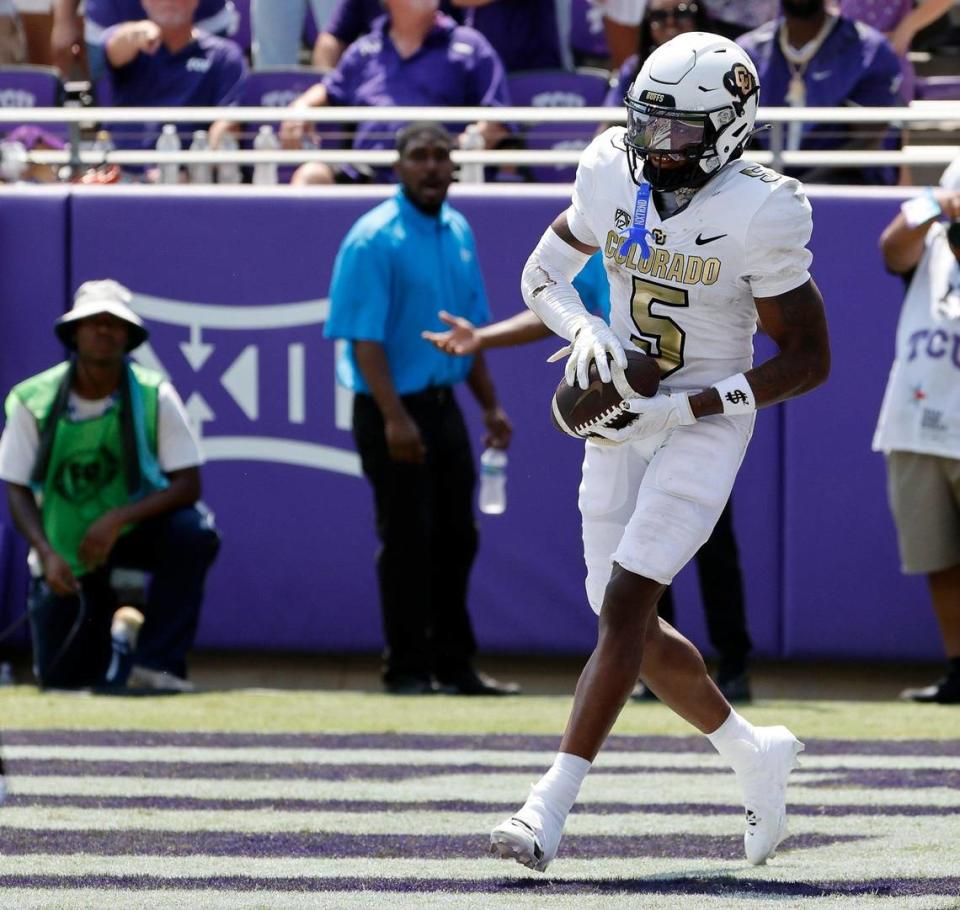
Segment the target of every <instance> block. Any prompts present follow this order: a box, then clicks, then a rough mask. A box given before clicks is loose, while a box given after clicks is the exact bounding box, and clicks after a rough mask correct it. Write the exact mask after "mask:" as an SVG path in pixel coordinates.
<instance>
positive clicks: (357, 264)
mask: <svg viewBox="0 0 960 910" xmlns="http://www.w3.org/2000/svg"><path fill="white" fill-rule="evenodd" d="M440 310H447V312H450V313H454V314H455V315H458V316H463V317H464V318H466V319H469V320H470V322H472V323H473V324H474V325H484V324H485V323H487V322H489V321H490V310H489V306H488V304H487V295H486V291H485V290H484V286H483V276H482V275H481V273H480V265H479V263H478V261H477V249H476V244H475V243H474V239H473V231H471V230H470V225H469V224H467V220H466V219H465V218H464V217H463V215H461V214H460V213H459V212H458V211H456V209H453V208H451V207H450V206H449V205H448V204H447V203H444V204H443V206H442V208H441V209H440V213H439V215H437V216H436V217H433V216H430V215H425V214H424V213H423V212H421V211H420V210H419V209H417V208H416V207H415V206H414V205H413V204H412V203H411V202H410V201H409V200H408V199H407V198H406V196H405V195H404V193H403V189H402V188H401V189H398V190H397V193H396V195H395V196H394V197H393V198H392V199H388V200H387V201H386V202H383V203H381V204H380V205H378V206H377V207H376V208H375V209H373V210H372V211H370V212H367V214H366V215H364V216H362V217H361V218H360V219H359V220H358V221H357V222H356V224H354V226H353V227H352V228H350V231H349V233H348V234H347V236H346V237H345V238H344V240H343V243H342V244H341V245H340V250H339V252H338V253H337V259H336V262H335V263H334V266H333V279H332V281H331V284H330V317H329V319H328V320H327V324H326V327H325V329H324V335H325V336H326V337H327V338H340V339H345V340H346V341H347V342H348V343H347V344H346V345H345V346H344V348H345V350H344V352H343V354H342V356H341V357H340V359H339V360H338V361H337V381H338V382H339V383H340V384H341V385H343V386H345V387H346V388H348V389H352V390H353V391H354V392H365V393H369V391H370V389H369V388H368V386H367V384H366V382H365V381H364V378H363V376H362V375H361V373H360V370H359V369H358V367H357V362H356V358H355V357H354V353H353V342H355V341H376V342H378V343H380V344H382V345H383V347H384V349H385V351H386V354H387V361H388V362H389V364H390V374H391V376H392V377H393V383H394V386H395V388H396V390H397V392H398V393H399V394H400V395H409V394H411V393H413V392H419V391H421V390H423V389H425V388H427V387H429V386H440V385H454V384H455V383H458V382H462V381H463V380H464V379H466V378H467V374H468V373H469V372H470V368H471V367H472V365H473V358H472V357H451V356H450V355H449V354H445V353H443V352H442V351H439V350H437V348H435V347H434V346H433V344H431V343H430V342H429V341H424V340H423V339H422V338H421V337H420V333H421V332H422V331H424V329H429V330H432V331H445V330H446V328H447V326H445V325H444V324H443V323H442V322H441V321H440V319H439V317H438V316H437V313H438V312H439V311H440Z"/></svg>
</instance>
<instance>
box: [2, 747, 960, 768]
mask: <svg viewBox="0 0 960 910" xmlns="http://www.w3.org/2000/svg"><path fill="white" fill-rule="evenodd" d="M4 756H5V757H6V758H8V759H14V760H21V761H27V760H34V761H37V760H48V761H49V760H57V759H60V760H70V761H123V762H180V763H182V762H220V763H230V762H244V763H249V764H290V763H302V764H322V765H351V766H353V765H385V766H389V767H395V766H399V765H407V766H418V765H452V766H457V765H492V766H494V767H513V766H516V765H532V766H543V768H544V770H546V769H547V768H548V767H549V766H550V764H551V763H552V762H553V759H554V757H555V753H553V752H522V751H516V752H505V751H502V750H495V749H489V750H477V751H471V750H467V749H458V750H452V749H450V750H448V749H424V750H421V751H413V750H407V749H269V748H246V747H237V748H232V747H223V748H210V747H206V746H203V747H201V746H155V747H154V746H5V747H4ZM595 767H597V768H611V767H619V768H703V769H714V768H723V767H724V765H723V762H722V761H721V759H720V757H719V756H718V755H716V754H714V753H712V752H703V753H697V752H601V753H600V755H599V756H598V757H597V761H596V763H595ZM803 767H804V768H807V769H809V770H817V769H819V768H851V769H861V768H889V769H910V768H937V769H944V770H958V769H960V757H955V756H916V755H904V756H897V755H832V754H830V753H824V752H816V751H812V752H811V751H808V752H804V754H803Z"/></svg>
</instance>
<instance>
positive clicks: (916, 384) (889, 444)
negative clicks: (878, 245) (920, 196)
mask: <svg viewBox="0 0 960 910" xmlns="http://www.w3.org/2000/svg"><path fill="white" fill-rule="evenodd" d="M924 244H925V249H924V252H923V256H922V257H921V259H920V263H919V265H918V266H917V270H916V272H915V273H914V275H913V280H912V281H911V282H910V287H909V288H908V289H907V295H906V297H905V299H904V301H903V308H902V309H901V311H900V322H899V324H898V325H897V349H896V355H895V359H894V361H893V367H892V368H891V369H890V378H889V379H888V380H887V390H886V392H885V393H884V396H883V405H882V406H881V408H880V420H879V422H878V423H877V431H876V433H875V434H874V437H873V449H874V451H880V452H895V451H896V452H921V453H924V454H927V455H941V456H944V457H946V458H960V264H958V263H957V260H956V259H955V258H954V256H953V253H952V252H951V251H950V246H949V244H948V243H947V236H946V229H945V228H944V226H943V225H942V224H934V225H933V226H932V227H931V228H930V230H929V231H928V232H927V236H926V238H925V240H924Z"/></svg>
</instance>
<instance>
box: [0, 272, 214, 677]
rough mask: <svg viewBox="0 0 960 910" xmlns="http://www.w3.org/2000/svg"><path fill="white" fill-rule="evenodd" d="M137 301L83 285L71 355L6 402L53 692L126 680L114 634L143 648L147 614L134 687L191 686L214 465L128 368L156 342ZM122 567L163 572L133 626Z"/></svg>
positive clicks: (170, 392) (15, 503)
mask: <svg viewBox="0 0 960 910" xmlns="http://www.w3.org/2000/svg"><path fill="white" fill-rule="evenodd" d="M130 300H131V295H130V292H129V291H128V290H127V289H126V288H125V287H123V286H122V285H120V284H118V283H117V282H115V281H110V280H107V281H88V282H86V283H84V284H82V285H80V287H79V289H78V290H77V293H76V296H75V298H74V304H73V308H72V309H71V310H70V312H69V313H67V314H66V315H64V316H61V317H60V319H59V320H57V324H56V327H55V330H56V333H57V337H58V338H59V339H60V341H62V342H63V344H64V345H65V346H66V347H67V348H69V349H70V351H71V352H72V353H71V356H70V358H69V359H68V360H67V361H65V362H64V363H61V364H58V365H57V366H55V367H52V368H51V369H48V370H45V371H44V372H42V373H39V374H37V375H36V376H33V377H31V378H29V379H26V380H24V381H23V382H21V383H19V384H18V385H17V386H15V387H14V389H13V391H12V392H11V393H10V395H9V397H8V398H7V402H6V416H7V423H6V427H5V428H4V431H3V436H2V437H0V478H2V479H3V480H4V481H5V482H6V484H7V500H8V502H9V506H10V514H11V515H12V516H13V520H14V522H15V523H16V526H17V528H18V529H19V530H20V532H21V533H22V534H23V536H24V537H25V538H26V539H27V541H28V542H29V543H30V545H31V547H32V548H33V549H32V551H31V569H32V571H33V575H34V579H33V582H32V585H31V591H30V625H31V630H32V634H33V647H34V669H35V671H36V674H37V679H38V681H39V683H40V685H41V686H55V687H57V688H60V687H75V686H95V685H98V684H101V683H104V682H107V681H112V682H116V683H118V684H119V683H120V682H122V680H121V679H119V676H118V673H117V670H118V668H117V667H114V668H113V669H112V672H111V668H110V664H111V625H112V623H113V622H114V620H115V619H116V620H125V621H124V622H121V625H122V626H123V627H124V628H123V629H122V632H123V635H124V638H127V639H128V640H127V641H126V642H125V643H124V644H125V646H126V645H130V648H129V650H133V642H132V641H130V640H129V639H132V638H133V635H134V630H135V629H136V628H137V627H138V626H139V624H140V622H141V621H143V618H144V616H145V622H143V628H142V630H140V634H139V642H138V644H137V645H136V647H135V651H134V653H133V654H132V661H133V663H135V664H136V665H138V667H139V668H135V670H134V673H133V674H131V676H130V680H129V681H130V683H131V685H138V686H144V687H148V688H163V689H168V690H184V689H186V688H188V687H189V684H188V683H187V682H186V673H187V665H186V659H187V652H188V651H189V649H190V647H191V645H192V643H193V637H194V634H195V632H196V628H197V619H198V617H199V614H200V606H201V602H202V600H203V587H204V580H205V578H206V574H207V570H208V569H209V567H210V565H211V564H212V563H213V560H214V557H215V556H216V553H217V550H218V548H219V537H218V535H217V532H216V530H215V529H214V527H213V524H212V519H211V516H210V514H209V513H208V512H207V511H206V510H205V509H204V508H203V506H202V504H200V503H199V502H198V500H199V498H200V468H199V465H200V463H201V462H202V457H201V455H200V449H199V444H198V442H197V439H196V437H195V435H194V434H193V431H192V430H191V429H190V425H189V423H188V419H187V415H186V412H185V411H184V407H183V404H182V403H181V401H180V398H179V397H178V395H177V393H176V391H175V390H174V389H173V387H172V386H171V385H170V383H169V382H167V381H166V380H164V379H163V377H162V376H160V375H159V374H158V373H154V372H153V371H151V370H147V369H144V368H142V367H140V366H139V365H137V364H134V363H132V362H131V361H130V360H129V359H128V354H129V353H130V352H131V351H132V350H134V349H135V348H136V347H137V346H138V345H140V344H142V343H143V342H144V341H146V339H147V336H148V332H147V330H146V328H144V326H143V323H142V321H141V320H140V317H139V316H137V315H136V314H135V313H134V312H133V311H132V310H131V309H130V306H129V304H130ZM118 567H124V568H131V567H135V568H138V569H143V570H147V571H149V572H151V573H152V582H151V584H150V587H149V593H148V595H147V598H146V602H145V603H144V604H143V611H142V613H139V612H137V614H136V616H135V617H133V618H132V619H131V618H130V617H129V615H127V616H126V617H125V616H124V614H123V613H121V615H120V617H116V616H115V613H116V612H119V611H118V610H117V607H118V603H117V599H116V596H115V594H114V592H113V590H112V588H111V582H110V578H111V573H112V572H113V571H114V569H116V568H118ZM129 610H130V608H129V607H127V608H126V610H125V613H127V614H129ZM115 631H118V630H115ZM118 634H119V632H118ZM121 650H127V649H126V647H124V649H121ZM118 656H126V657H130V656H131V655H129V654H121V655H118Z"/></svg>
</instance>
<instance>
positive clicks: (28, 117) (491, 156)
mask: <svg viewBox="0 0 960 910" xmlns="http://www.w3.org/2000/svg"><path fill="white" fill-rule="evenodd" d="M217 120H228V121H230V122H232V123H237V124H245V123H265V122H266V123H280V122H283V121H287V120H291V121H297V122H307V123H319V124H323V123H333V124H342V123H344V122H347V123H350V122H374V123H378V122H379V123H396V122H400V121H411V120H432V121H438V122H445V123H472V122H475V121H478V120H487V121H495V122H501V123H524V124H530V123H556V124H575V123H578V124H579V123H596V124H602V123H624V122H625V120H626V113H625V111H624V110H623V109H622V108H614V107H578V108H549V107H499V108H492V107H444V108H440V107H322V108H307V109H303V108H290V107H231V108H223V107H193V108H187V107H162V108H153V107H151V108H126V107H124V108H116V107H103V108H89V107H83V108H80V107H56V108H0V128H2V125H3V124H5V123H36V124H51V123H56V124H62V123H66V124H68V125H69V126H70V129H71V137H72V139H73V141H72V142H71V144H70V148H69V149H64V150H62V151H59V150H48V151H40V150H36V151H29V152H28V157H29V160H31V161H33V162H36V163H38V164H54V165H57V164H59V165H63V164H70V165H74V166H83V165H87V166H96V165H100V164H104V163H115V164H118V165H121V166H124V165H131V166H134V165H145V164H164V163H179V164H184V163H198V164H240V165H254V164H258V163H276V164H288V165H290V164H302V163H304V162H308V161H320V162H324V163H327V164H347V163H350V164H365V165H371V166H389V165H391V164H392V163H393V162H394V161H395V160H396V153H395V152H394V151H393V150H382V151H369V150H366V151H365V150H355V149H350V148H345V149H344V148H338V149H334V148H303V149H276V150H273V149H270V150H252V149H250V150H247V149H241V150H236V151H220V150H211V151H191V150H189V149H182V150H180V151H176V152H159V151H156V150H154V149H145V150H139V151H135V150H119V149H117V150H110V151H107V152H103V151H100V150H96V149H92V148H84V147H83V145H82V143H81V142H80V141H79V140H80V136H81V128H82V127H85V126H89V125H92V124H96V123H108V124H110V125H120V124H143V123H145V122H149V123H184V124H186V123H198V124H209V123H212V122H214V121H217ZM757 122H758V123H766V124H770V125H771V129H772V132H771V141H770V149H771V150H770V151H760V150H756V151H751V152H749V153H747V154H746V155H745V156H744V157H745V158H746V159H748V160H751V161H756V162H758V163H761V164H771V165H772V166H773V167H775V168H776V169H777V170H780V169H782V168H784V167H820V166H824V167H841V168H844V167H848V168H857V167H865V166H888V165H893V166H896V165H901V164H904V165H946V164H948V163H949V162H951V161H952V160H953V159H954V158H956V157H957V156H958V155H960V144H955V143H949V144H944V145H918V146H907V147H905V148H903V149H900V150H891V151H877V150H870V149H864V150H862V151H859V150H858V151H850V150H843V151H839V150H838V151H803V150H798V151H791V150H787V149H785V148H784V144H785V143H784V141H783V139H784V130H785V129H786V128H787V127H788V125H789V124H792V123H810V122H815V123H818V124H842V125H860V124H878V125H880V126H882V127H894V128H908V127H911V126H919V125H924V126H926V127H930V128H935V129H941V130H949V129H955V130H960V101H943V102H924V103H921V104H917V105H914V106H911V107H903V108H887V107H883V108H854V107H844V108H773V107H761V108H760V111H759V114H758V117H757ZM580 154H581V153H580V150H578V149H552V150H551V149H509V150H493V151H486V150H477V151H465V150H460V149H455V150H454V152H453V156H452V157H453V160H454V162H455V163H457V164H482V165H513V166H524V165H526V166H530V165H558V166H564V165H566V166H570V165H575V164H576V163H577V161H578V160H579V158H580Z"/></svg>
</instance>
